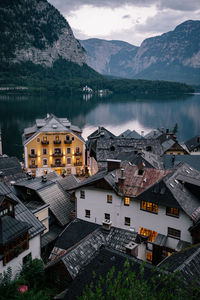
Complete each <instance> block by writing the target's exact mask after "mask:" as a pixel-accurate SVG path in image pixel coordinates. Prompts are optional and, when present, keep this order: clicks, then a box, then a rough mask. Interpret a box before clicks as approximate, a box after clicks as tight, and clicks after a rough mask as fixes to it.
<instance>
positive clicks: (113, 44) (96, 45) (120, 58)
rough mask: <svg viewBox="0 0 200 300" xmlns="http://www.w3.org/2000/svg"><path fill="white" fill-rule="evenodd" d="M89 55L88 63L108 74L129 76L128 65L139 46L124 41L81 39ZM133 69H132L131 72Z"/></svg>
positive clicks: (100, 71)
mask: <svg viewBox="0 0 200 300" xmlns="http://www.w3.org/2000/svg"><path fill="white" fill-rule="evenodd" d="M80 43H81V45H82V46H83V47H84V48H85V50H86V52H87V55H88V65H89V66H90V67H92V68H93V69H95V70H96V71H98V72H99V73H102V74H106V75H115V76H119V77H127V72H128V66H129V64H130V61H132V58H133V57H134V56H135V55H136V53H137V50H138V47H136V46H133V45H131V44H129V43H126V42H122V41H115V40H113V41H106V40H101V39H88V40H80ZM131 71H132V69H130V72H131Z"/></svg>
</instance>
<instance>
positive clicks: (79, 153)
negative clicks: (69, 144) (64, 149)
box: [74, 152, 82, 156]
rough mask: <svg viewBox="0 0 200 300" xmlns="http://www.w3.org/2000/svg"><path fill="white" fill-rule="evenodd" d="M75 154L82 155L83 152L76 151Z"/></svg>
mask: <svg viewBox="0 0 200 300" xmlns="http://www.w3.org/2000/svg"><path fill="white" fill-rule="evenodd" d="M74 155H75V156H81V155H82V152H75V153H74Z"/></svg>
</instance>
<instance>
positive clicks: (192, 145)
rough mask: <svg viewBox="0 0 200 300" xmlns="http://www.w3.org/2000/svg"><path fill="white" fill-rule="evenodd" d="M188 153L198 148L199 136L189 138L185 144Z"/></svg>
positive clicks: (199, 144)
mask: <svg viewBox="0 0 200 300" xmlns="http://www.w3.org/2000/svg"><path fill="white" fill-rule="evenodd" d="M185 145H186V146H187V148H188V150H189V151H192V150H194V149H195V148H196V147H199V146H200V136H199V135H196V136H195V137H193V138H191V139H190V140H188V141H186V142H185Z"/></svg>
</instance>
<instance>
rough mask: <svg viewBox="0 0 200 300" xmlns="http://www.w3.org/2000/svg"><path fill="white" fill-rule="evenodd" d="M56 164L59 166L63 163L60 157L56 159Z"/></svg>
mask: <svg viewBox="0 0 200 300" xmlns="http://www.w3.org/2000/svg"><path fill="white" fill-rule="evenodd" d="M55 165H57V166H59V165H61V159H60V158H56V159H55Z"/></svg>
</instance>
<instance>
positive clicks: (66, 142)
mask: <svg viewBox="0 0 200 300" xmlns="http://www.w3.org/2000/svg"><path fill="white" fill-rule="evenodd" d="M64 143H65V144H68V145H69V144H71V143H72V140H64Z"/></svg>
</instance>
